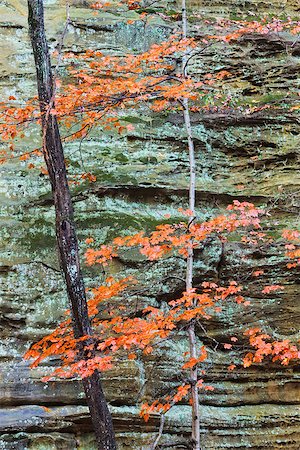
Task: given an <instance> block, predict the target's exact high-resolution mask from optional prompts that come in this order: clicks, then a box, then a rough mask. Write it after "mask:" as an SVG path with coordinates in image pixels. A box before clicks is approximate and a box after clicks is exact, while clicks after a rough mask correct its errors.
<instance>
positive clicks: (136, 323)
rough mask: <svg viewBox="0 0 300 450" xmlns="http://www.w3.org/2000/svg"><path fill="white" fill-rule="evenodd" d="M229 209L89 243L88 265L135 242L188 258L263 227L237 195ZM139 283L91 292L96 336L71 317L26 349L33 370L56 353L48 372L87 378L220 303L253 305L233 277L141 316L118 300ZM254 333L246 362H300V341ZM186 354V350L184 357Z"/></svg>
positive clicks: (202, 353)
mask: <svg viewBox="0 0 300 450" xmlns="http://www.w3.org/2000/svg"><path fill="white" fill-rule="evenodd" d="M227 210H228V212H227V214H222V215H219V216H217V217H215V218H212V219H210V220H208V221H205V222H202V223H194V222H193V221H192V222H189V223H187V222H180V223H176V224H162V225H158V226H157V227H156V229H155V230H154V231H153V232H152V233H151V234H150V235H149V236H146V235H145V233H144V232H140V233H136V234H134V235H130V236H124V237H117V238H115V239H114V240H113V242H112V244H111V245H102V246H101V247H100V249H93V248H88V249H87V251H86V254H85V257H86V262H87V264H89V265H92V264H101V265H108V264H109V261H111V260H112V259H113V258H114V257H117V256H118V252H119V251H120V250H122V251H124V250H125V251H126V249H127V248H130V247H134V248H136V249H138V251H139V252H140V253H141V254H142V255H144V256H145V257H146V258H147V259H148V260H150V261H151V260H157V259H160V258H163V257H165V256H167V255H169V254H171V253H176V252H177V253H178V254H180V255H182V256H183V257H186V252H187V248H188V246H190V245H191V246H192V247H193V248H197V247H198V246H199V244H200V243H201V242H203V241H204V240H205V239H207V238H208V237H211V236H214V237H218V238H219V239H221V240H222V241H223V242H224V240H226V236H227V235H228V234H230V233H232V232H236V231H238V230H241V231H242V234H243V235H244V233H245V232H246V233H250V232H252V231H253V228H254V230H259V228H260V217H259V216H260V214H261V213H262V211H260V210H258V209H257V208H255V206H254V205H253V204H251V203H248V202H239V201H238V200H235V201H234V202H233V204H232V205H229V206H228V207H227ZM181 213H182V214H184V215H186V216H188V217H190V218H191V215H192V213H191V211H189V210H186V211H184V210H182V209H181ZM284 237H285V238H287V239H290V240H291V239H296V238H298V233H297V232H293V231H285V232H284ZM93 243H94V240H93V239H92V238H88V239H86V244H87V245H90V244H93ZM262 274H263V271H262V270H257V271H255V272H253V273H252V276H253V277H258V276H260V275H262ZM135 283H136V281H135V280H134V279H132V278H124V279H121V280H119V281H117V280H115V279H113V278H111V277H110V278H108V279H106V282H105V284H103V285H101V286H99V287H96V288H93V289H90V294H91V298H90V299H89V300H88V311H89V316H90V318H91V321H92V326H93V329H94V330H95V333H94V335H93V336H85V337H83V338H81V339H79V340H78V339H75V338H74V335H73V331H72V327H71V319H68V320H66V321H64V322H63V323H62V324H60V326H59V327H58V328H57V329H56V330H54V332H53V333H51V334H50V335H48V336H46V337H44V338H43V339H42V340H41V341H40V342H38V343H36V344H34V345H33V346H32V347H31V348H30V349H29V350H28V352H27V353H26V355H25V357H26V358H33V359H34V361H33V363H32V367H36V366H37V365H39V364H40V363H41V362H42V361H43V360H44V359H46V358H48V357H51V356H55V357H59V358H60V359H61V366H60V367H58V368H57V369H56V370H55V371H54V372H53V373H52V374H51V375H50V376H48V377H45V378H44V379H45V380H49V379H51V378H52V377H55V376H59V377H73V376H78V375H79V376H80V377H81V378H83V377H87V376H89V375H91V374H92V373H93V371H95V370H100V371H104V370H108V369H110V368H111V367H112V365H113V364H114V358H115V356H114V355H115V354H116V353H117V354H120V351H121V352H124V351H125V352H126V353H127V357H128V358H129V359H136V358H137V356H138V353H139V352H142V353H144V354H145V355H147V354H150V353H152V352H153V351H154V348H155V346H156V345H158V344H159V343H160V342H162V341H164V340H166V339H171V338H172V337H173V336H174V334H176V333H178V332H180V331H181V330H182V329H184V328H186V326H188V324H189V323H191V322H192V321H197V320H201V319H206V320H208V319H210V318H211V316H212V313H216V312H220V311H221V308H222V303H223V302H224V301H227V300H231V299H232V300H233V301H235V302H236V303H238V304H243V305H244V306H247V305H249V302H248V301H246V300H245V298H244V296H243V295H241V291H242V286H240V285H238V284H237V283H236V282H235V281H231V282H229V284H228V286H219V285H218V284H216V283H214V282H203V283H202V284H201V286H200V287H198V288H192V289H189V290H186V291H184V292H182V294H181V296H180V297H179V298H176V299H174V300H171V301H168V302H167V308H164V309H162V308H157V307H154V306H147V307H145V308H144V309H143V310H142V314H141V315H140V314H139V315H138V316H135V315H132V312H130V302H129V303H128V301H127V303H128V304H129V308H127V307H126V306H124V305H123V304H122V303H121V302H120V296H121V295H122V292H123V291H124V290H125V289H127V292H128V288H132V289H134V284H135ZM281 288H282V286H280V285H271V286H265V287H264V289H263V290H262V292H263V293H264V294H268V293H271V292H273V291H277V290H279V289H281ZM245 335H246V336H247V337H249V343H250V346H252V347H254V348H255V351H254V352H248V353H247V354H246V356H245V358H244V360H243V365H244V367H249V366H250V365H251V364H253V363H259V362H261V361H262V360H263V358H264V357H266V356H271V357H272V360H273V361H280V362H281V364H283V365H287V364H288V363H289V362H290V361H291V360H295V359H299V357H300V354H299V350H298V349H297V347H296V345H294V344H292V343H291V342H290V341H289V340H283V341H274V342H270V340H271V338H270V336H268V335H267V334H264V333H261V330H260V329H259V328H255V329H251V330H248V331H246V332H245ZM236 341H237V338H236V337H232V338H231V342H232V343H225V344H224V345H223V347H224V349H226V350H230V349H231V348H232V346H233V343H235V342H236ZM80 343H81V344H83V346H84V347H85V360H83V359H80V353H79V350H78V348H79V346H80V345H79V344H80ZM186 355H188V354H185V355H184V356H186ZM206 358H207V352H206V349H205V347H201V348H200V349H199V351H198V356H197V357H189V358H188V359H186V360H185V362H184V363H183V364H182V366H181V370H182V371H186V370H193V368H194V367H198V366H199V365H200V364H201V363H202V362H203V361H204V360H205V359H206ZM235 367H236V366H235V364H231V365H230V366H229V367H228V370H234V369H235ZM190 387H191V386H190V384H189V383H184V384H183V385H180V386H179V387H178V388H177V389H176V390H175V391H174V392H173V394H170V395H167V396H166V397H165V398H164V399H162V400H155V401H154V402H153V403H151V404H148V403H144V404H143V405H142V409H141V415H142V417H144V419H145V420H148V419H149V415H150V414H152V413H159V414H164V413H165V412H167V411H168V410H169V409H170V408H171V407H172V406H173V405H174V404H176V403H177V402H180V401H181V400H182V399H183V398H184V397H187V396H188V395H189V392H190ZM198 387H199V388H203V389H205V390H211V389H213V388H212V387H211V386H206V385H204V381H203V379H200V380H199V381H198Z"/></svg>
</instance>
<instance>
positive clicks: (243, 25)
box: [207, 17, 300, 42]
mask: <svg viewBox="0 0 300 450" xmlns="http://www.w3.org/2000/svg"><path fill="white" fill-rule="evenodd" d="M214 28H215V29H219V30H222V31H223V30H224V33H223V34H221V35H210V36H207V38H208V39H217V40H221V41H225V42H230V41H235V40H237V39H239V38H240V37H242V36H245V35H251V34H261V35H267V34H270V33H276V34H277V33H280V32H284V31H289V32H290V33H291V34H293V35H297V34H299V33H300V21H294V20H291V19H290V18H289V19H288V20H281V19H278V18H275V17H273V18H272V19H271V20H268V19H262V20H261V21H257V20H253V21H242V20H229V19H218V20H217V21H216V23H215V24H214ZM230 28H233V31H232V32H230V33H228V30H229V29H230Z"/></svg>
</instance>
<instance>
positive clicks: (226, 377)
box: [0, 0, 300, 450]
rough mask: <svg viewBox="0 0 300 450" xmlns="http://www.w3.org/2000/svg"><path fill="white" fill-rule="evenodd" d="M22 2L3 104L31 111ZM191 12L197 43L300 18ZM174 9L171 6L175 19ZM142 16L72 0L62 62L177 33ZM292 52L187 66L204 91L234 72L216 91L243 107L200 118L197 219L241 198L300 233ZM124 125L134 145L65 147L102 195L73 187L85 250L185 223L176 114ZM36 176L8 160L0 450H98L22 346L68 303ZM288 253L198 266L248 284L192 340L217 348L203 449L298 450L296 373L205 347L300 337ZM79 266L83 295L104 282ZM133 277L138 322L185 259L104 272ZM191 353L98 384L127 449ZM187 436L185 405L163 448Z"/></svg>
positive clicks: (119, 372) (10, 10) (6, 55)
mask: <svg viewBox="0 0 300 450" xmlns="http://www.w3.org/2000/svg"><path fill="white" fill-rule="evenodd" d="M26 3H27V2H26V1H25V0H7V1H6V2H2V4H1V5H0V36H1V38H0V89H1V97H2V96H3V98H4V99H5V98H7V97H8V96H9V95H15V96H16V97H18V98H24V99H25V98H27V97H28V96H30V95H32V94H33V93H34V92H35V78H34V66H33V58H32V56H31V50H30V47H29V42H28V36H27V17H26V15H27V10H26ZM64 3H65V2H64V1H60V0H47V1H45V5H46V21H47V32H48V36H49V40H50V43H51V45H52V46H53V47H54V46H55V42H56V39H57V37H58V35H59V33H60V32H61V30H62V28H63V23H64V15H65V10H64ZM173 3H174V2H173ZM188 4H189V9H190V17H191V24H190V32H191V33H192V34H193V35H195V36H196V37H198V38H201V36H202V35H203V34H205V33H206V32H207V30H208V29H209V26H210V25H209V22H208V21H209V20H215V19H216V18H218V17H226V18H230V19H233V20H235V19H243V18H244V19H246V18H247V19H249V18H256V19H257V18H258V17H260V18H263V17H266V16H268V17H270V16H277V17H282V18H285V17H288V16H290V17H291V18H292V19H295V18H297V15H298V18H299V5H298V2H297V1H295V0H286V1H285V2H282V1H279V0H273V1H272V2H266V1H255V0H253V1H248V2H247V1H231V0H226V1H222V2H221V1H217V0H211V1H200V0H193V1H189V2H188ZM175 6H176V5H174V4H173V5H172V2H169V5H168V7H169V8H172V7H173V8H175ZM135 14H136V13H135V12H134V11H131V12H129V13H126V14H116V13H115V14H113V13H108V12H100V13H99V14H98V15H96V16H95V15H93V14H92V13H91V11H90V9H89V8H88V5H87V2H84V1H80V0H73V2H72V7H71V19H72V25H71V27H70V30H69V33H68V35H67V37H66V40H65V47H66V50H67V51H69V50H71V51H76V52H80V51H82V50H83V49H85V48H93V49H99V50H101V51H103V52H107V53H109V54H111V53H117V54H125V53H127V52H128V51H134V50H141V49H143V48H146V47H147V46H148V45H149V44H150V43H153V42H157V41H158V40H159V39H162V38H163V37H165V36H168V34H169V33H170V26H169V25H168V24H167V23H165V22H164V21H163V18H162V16H163V14H162V15H161V17H159V18H158V19H157V22H155V21H154V22H152V23H151V25H149V26H148V27H147V28H146V29H144V27H143V26H141V24H140V22H134V23H133V24H132V23H128V21H130V22H131V21H132V18H135V16H134V15H135ZM299 56H300V47H299V42H298V41H297V40H295V41H293V36H291V35H289V34H288V33H286V32H284V33H281V34H279V35H274V34H272V35H268V36H263V35H256V36H249V35H246V36H244V37H243V38H242V39H240V40H239V41H238V42H236V43H235V44H232V45H230V46H228V45H224V44H216V45H214V46H212V47H209V48H208V49H207V50H206V51H205V52H203V53H202V54H201V56H199V57H197V58H195V59H194V60H193V63H192V64H191V70H192V71H193V72H194V74H195V75H196V76H198V77H199V79H201V76H203V74H205V73H207V72H210V73H217V72H218V71H220V70H226V71H228V72H230V73H231V76H230V77H228V78H227V79H226V80H224V81H222V92H223V94H224V93H225V94H227V95H228V96H229V97H230V98H231V99H236V107H235V108H232V110H228V109H226V110H224V109H222V108H221V107H219V108H217V109H216V108H211V109H209V108H207V110H206V111H205V112H201V113H197V114H194V115H193V117H192V121H193V133H194V137H195V143H196V158H197V212H198V215H199V218H200V219H201V218H208V217H211V216H212V215H213V214H214V213H217V212H218V211H219V210H220V209H221V210H222V209H224V208H225V207H226V205H227V204H228V203H230V202H231V201H232V200H233V199H240V200H241V199H245V200H248V201H252V202H254V203H255V204H256V205H257V206H263V207H264V208H265V209H267V211H268V213H269V216H268V217H269V219H268V220H269V223H266V225H267V226H269V228H270V229H272V230H274V234H275V235H276V233H277V235H278V236H279V234H280V230H281V229H283V228H293V227H297V221H298V211H299V189H300V176H299V143H300V142H299V131H300V126H299V116H297V109H294V110H291V108H290V107H289V106H290V105H291V104H292V105H294V104H295V99H296V98H297V95H298V93H299V78H298V77H299V76H298V74H299V66H300V62H299ZM63 75H64V72H63V71H62V76H63ZM220 89H221V88H220ZM207 101H208V104H209V101H210V100H209V99H208V100H207ZM265 104H271V105H276V107H277V109H276V110H274V109H272V108H261V110H259V108H256V110H255V112H254V108H255V107H257V106H260V105H261V106H264V105H265ZM247 106H248V111H247V108H246V107H247ZM274 111H275V112H274ZM130 114H132V113H130ZM125 119H126V120H127V122H128V123H134V130H133V131H131V132H130V133H129V135H128V136H126V137H123V138H120V137H118V136H114V135H112V134H109V133H106V134H103V133H100V132H97V130H95V131H94V132H93V133H92V134H91V135H90V136H89V138H88V139H86V140H85V141H83V143H82V145H81V149H79V146H78V142H73V143H68V144H66V148H65V150H66V156H67V158H68V162H69V167H70V170H71V171H73V173H80V172H81V171H82V158H83V159H84V171H86V172H91V173H93V174H95V175H96V176H97V182H96V183H94V184H88V183H86V184H85V183H83V184H82V185H81V186H79V187H76V188H74V190H73V198H74V202H75V213H76V222H77V226H78V233H79V238H80V240H81V242H82V243H83V242H84V240H85V239H86V238H87V237H90V236H93V237H94V238H95V239H97V240H98V241H99V242H107V241H109V239H111V238H112V237H114V236H116V235H118V234H119V233H120V232H122V231H124V230H126V231H128V232H131V231H136V230H139V229H145V228H146V229H147V230H151V229H153V227H155V225H157V224H158V223H160V222H161V221H162V220H163V217H164V214H170V215H171V217H174V218H176V217H177V215H178V213H177V209H178V207H185V206H186V202H187V186H188V154H187V145H186V139H185V132H184V129H183V123H182V118H181V116H180V115H176V114H172V115H168V116H167V117H157V116H154V115H153V114H152V113H151V112H150V111H149V110H146V109H145V111H143V112H142V114H141V113H140V112H139V113H138V114H136V115H131V116H128V117H125ZM39 139H40V137H39V133H38V132H37V133H36V136H35V137H34V136H32V135H31V136H30V138H29V137H28V138H26V137H25V139H24V140H23V141H22V142H20V143H18V145H19V146H20V147H21V146H22V147H23V148H24V149H32V148H35V147H37V146H38V145H39ZM27 164H28V163H27V162H26V161H23V162H22V161H19V160H16V159H12V160H10V161H8V162H7V163H6V164H5V165H3V166H1V172H2V176H1V191H0V202H1V228H0V234H1V255H0V256H1V267H0V279H1V300H0V302H1V303H0V336H1V343H0V358H1V359H0V371H1V377H0V404H1V409H0V435H1V436H0V448H1V449H5V450H12V449H18V450H25V449H30V450H50V449H51V450H52V449H53V450H73V449H74V450H75V449H81V450H88V449H91V450H92V449H93V448H95V447H94V444H93V434H92V432H91V423H90V419H89V415H88V411H87V407H86V406H85V401H84V395H83V393H82V390H81V387H80V383H79V382H78V381H75V380H72V381H70V380H68V381H67V380H61V381H55V382H54V381H53V382H48V383H42V382H41V381H40V379H41V377H42V376H43V375H45V374H48V373H49V370H51V367H49V365H48V366H47V365H46V364H45V365H43V366H42V367H40V368H38V369H35V370H32V371H31V370H30V369H29V367H28V363H25V362H24V361H23V359H22V355H23V354H24V351H25V350H26V349H27V348H28V345H29V343H30V342H33V341H36V340H38V339H39V338H40V337H42V336H43V335H45V334H46V333H47V332H49V331H50V330H51V329H53V328H54V326H55V324H56V323H57V322H58V321H59V320H60V318H61V317H62V314H63V311H64V309H65V308H66V306H67V305H66V295H65V292H64V285H63V281H62V279H61V275H60V272H59V268H58V262H57V255H56V250H55V236H54V226H53V220H54V212H53V207H52V202H51V196H50V192H49V185H48V182H47V178H46V177H45V176H43V175H42V174H39V171H38V170H28V168H27ZM276 230H278V231H276ZM243 255H244V256H246V258H242V256H243ZM283 255H284V249H283V245H278V244H270V245H263V246H261V247H259V248H258V249H257V248H256V249H255V250H251V249H247V250H246V249H243V248H241V247H240V246H237V245H236V244H234V243H232V244H228V245H226V249H225V252H224V251H223V249H222V246H221V245H220V244H218V243H216V242H211V243H209V244H208V245H207V246H205V248H204V249H203V250H202V251H201V252H199V254H197V259H196V267H195V280H196V282H197V283H200V282H201V281H203V280H207V279H217V278H219V279H220V280H221V281H224V282H226V281H228V280H230V279H233V278H234V279H236V280H237V281H239V282H241V283H243V285H244V286H245V294H246V296H247V298H249V300H250V301H251V306H250V307H249V308H248V309H247V310H245V309H243V308H241V307H240V306H238V305H234V306H233V305H231V306H230V307H229V308H227V309H224V311H223V312H222V313H221V314H220V315H219V316H218V317H216V318H215V319H213V320H212V321H210V322H209V323H207V324H205V327H206V329H207V332H206V333H204V332H203V329H199V330H198V336H199V343H200V342H204V343H205V344H206V345H207V346H208V347H209V359H208V362H207V364H206V375H205V376H204V378H205V382H207V383H208V384H210V385H212V386H213V387H214V388H215V389H214V391H208V392H206V393H205V394H203V396H202V397H201V424H202V425H201V430H202V449H203V450H221V449H246V448H251V449H260V450H262V449H274V450H278V449H281V448H285V449H288V450H296V449H299V448H300V411H299V403H300V394H299V393H300V390H299V368H297V367H296V366H291V367H282V366H278V365H275V364H271V363H270V362H268V361H266V362H265V363H264V364H261V365H257V366H251V367H250V368H247V369H244V368H242V367H241V365H240V362H241V358H242V354H243V349H241V350H236V351H233V352H230V353H229V352H226V351H224V350H222V349H221V346H219V347H218V349H215V344H214V342H215V341H213V340H212V339H215V340H218V341H220V342H227V340H228V336H238V337H239V338H241V337H242V335H243V331H244V330H245V327H246V326H248V327H252V326H262V328H264V330H265V331H266V332H268V333H269V334H270V335H272V336H274V338H275V339H284V338H289V339H291V340H294V341H297V340H298V339H299V321H300V320H299V319H300V302H299V282H298V279H299V277H298V275H299V272H297V269H296V270H294V271H290V270H288V269H287V268H286V261H285V260H284V257H283ZM254 268H255V269H260V270H264V276H263V277H262V278H261V284H259V283H257V281H255V282H254V280H253V278H251V276H249V274H251V272H252V271H253V270H254ZM84 270H85V277H86V282H87V284H88V285H89V286H93V285H95V284H96V283H97V282H99V281H101V280H102V278H103V275H102V274H101V273H99V271H98V270H97V269H93V270H88V269H87V268H85V269H84ZM136 270H138V271H139V272H140V273H143V274H144V279H143V283H142V286H143V287H142V288H141V290H140V292H136V293H135V296H134V298H133V297H130V298H127V300H125V301H127V302H128V304H132V305H133V308H135V310H139V309H142V308H143V307H144V305H145V304H149V303H150V304H153V305H160V304H163V302H164V301H165V300H166V299H170V298H172V295H176V294H177V293H178V292H180V290H182V289H183V288H184V283H183V281H182V277H184V262H183V261H180V260H179V259H178V258H169V259H168V260H167V261H164V262H159V263H155V264H154V263H150V262H145V261H144V260H143V259H141V258H138V257H137V255H135V254H126V255H124V257H122V258H120V259H119V260H118V261H116V262H114V263H113V264H112V265H111V266H110V267H109V269H108V271H109V273H110V274H116V273H119V272H120V271H123V272H124V273H132V272H134V271H136ZM266 283H267V284H280V285H283V286H284V287H285V289H284V292H283V294H281V293H280V294H277V293H276V292H275V293H273V294H269V295H268V296H263V295H262V294H261V286H263V285H264V284H266ZM130 302H132V303H130ZM185 348H186V342H185V339H184V337H180V338H178V340H177V341H176V342H172V343H165V344H164V345H163V346H161V347H160V349H159V355H158V356H155V355H153V356H151V357H145V358H143V359H142V360H138V361H127V360H125V359H122V358H120V361H119V362H118V364H117V365H116V367H115V368H114V369H113V370H112V371H110V372H109V373H105V374H104V375H103V379H104V387H105V392H106V396H107V399H108V401H109V402H110V405H111V409H112V413H113V418H114V422H115V428H116V433H117V438H118V444H119V448H120V450H125V449H144V450H146V449H150V448H151V443H153V441H154V439H155V436H156V433H157V430H158V426H159V419H158V418H155V417H153V418H151V419H150V421H149V422H148V423H147V424H145V423H144V422H143V421H142V420H141V418H140V417H139V414H138V411H139V409H138V405H139V403H140V402H141V401H142V400H149V399H151V398H153V397H155V396H159V395H160V394H163V393H164V392H166V391H167V390H168V389H169V388H171V387H172V386H176V384H177V383H178V375H177V373H178V363H180V360H181V359H180V358H181V355H182V352H183V351H184V350H185ZM230 363H235V364H237V366H238V368H237V369H236V370H235V371H233V372H229V371H228V370H227V366H228V364H230ZM189 433H190V407H189V406H188V405H185V404H182V405H178V406H176V407H174V408H173V409H172V410H171V412H170V414H169V415H168V416H167V420H166V424H165V433H164V437H163V439H162V441H161V442H162V443H163V444H164V447H163V448H166V449H167V448H169V449H171V448H173V449H174V448H176V449H181V448H182V449H184V448H188V447H187V443H188V439H189Z"/></svg>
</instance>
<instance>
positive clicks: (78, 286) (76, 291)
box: [28, 0, 116, 450]
mask: <svg viewBox="0 0 300 450" xmlns="http://www.w3.org/2000/svg"><path fill="white" fill-rule="evenodd" d="M28 13H29V14H28V23H29V33H30V39H31V45H32V49H33V54H34V59H35V65H36V73H37V87H38V97H39V104H40V110H41V116H42V133H43V153H44V158H45V161H46V165H47V169H48V172H49V178H50V182H51V187H52V194H53V200H54V206H55V215H56V238H57V244H58V250H59V256H60V263H61V268H62V271H63V273H64V277H65V282H66V288H67V293H68V298H69V301H70V305H71V311H72V326H73V331H74V336H75V338H76V339H78V338H80V337H82V336H91V335H92V330H91V324H90V320H89V317H88V310H87V302H86V294H85V286H84V282H83V278H82V274H81V269H80V263H79V255H78V242H77V236H76V231H75V226H74V217H73V205H72V200H71V195H70V191H69V187H68V181H67V174H66V166H65V161H64V153H63V147H62V142H61V138H60V133H59V128H58V123H57V119H56V116H55V115H54V114H52V109H53V108H54V88H53V76H52V70H51V64H50V56H49V49H48V44H47V39H46V35H45V27H44V8H43V0H28ZM79 353H80V358H84V348H83V344H81V348H79ZM83 386H84V391H85V395H86V399H87V403H88V406H89V410H90V414H91V418H92V422H93V426H94V429H95V434H96V440H97V446H98V449H99V450H115V449H116V444H115V436H114V431H113V426H112V419H111V415H110V412H109V409H108V406H107V403H106V400H105V397H104V394H103V391H102V386H101V381H100V375H99V373H98V372H97V371H96V372H94V374H93V375H92V376H90V377H87V378H84V379H83Z"/></svg>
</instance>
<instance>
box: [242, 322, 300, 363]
mask: <svg viewBox="0 0 300 450" xmlns="http://www.w3.org/2000/svg"><path fill="white" fill-rule="evenodd" d="M244 334H245V336H247V337H249V342H250V345H251V346H252V347H254V348H255V352H249V353H247V354H246V355H245V357H244V360H243V364H244V367H249V366H251V365H252V364H253V363H260V362H262V361H263V359H264V358H265V357H266V356H270V357H271V358H272V361H273V362H275V361H280V363H281V364H282V365H284V366H287V365H288V364H289V363H290V361H293V360H299V359H300V348H298V347H297V346H296V345H295V344H293V343H291V341H290V340H289V339H284V340H283V341H273V342H270V340H271V336H269V335H268V334H266V333H263V332H262V330H261V328H251V329H250V330H247V331H246V332H245V333H244Z"/></svg>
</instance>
